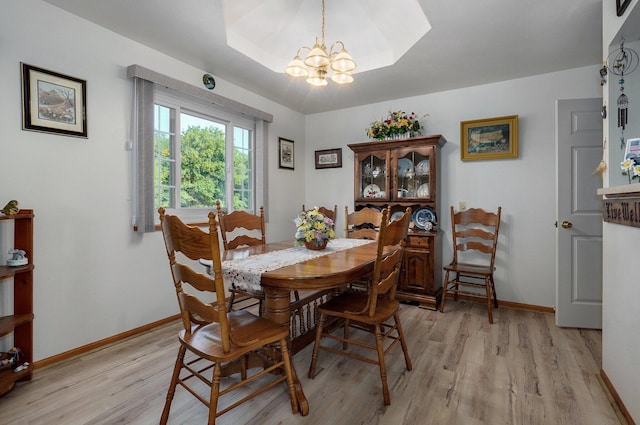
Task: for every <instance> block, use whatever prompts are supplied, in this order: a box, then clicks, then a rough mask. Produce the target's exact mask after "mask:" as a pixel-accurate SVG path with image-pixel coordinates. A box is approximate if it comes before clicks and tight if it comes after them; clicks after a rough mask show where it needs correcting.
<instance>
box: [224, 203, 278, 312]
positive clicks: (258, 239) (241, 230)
mask: <svg viewBox="0 0 640 425" xmlns="http://www.w3.org/2000/svg"><path fill="white" fill-rule="evenodd" d="M216 210H217V211H218V222H219V223H220V234H221V235H222V244H223V246H224V249H225V250H227V249H236V248H240V247H243V246H258V245H264V244H265V243H266V236H265V235H266V232H265V224H264V207H260V214H259V215H255V214H249V213H248V212H246V211H240V210H238V211H232V212H230V213H225V212H224V211H223V210H222V205H221V204H220V201H219V200H217V201H216ZM229 293H230V294H231V297H230V300H229V309H230V310H231V309H233V306H234V304H237V303H241V302H245V301H247V300H248V299H251V298H253V299H256V300H258V302H254V303H249V305H246V306H245V307H244V308H249V307H254V306H255V305H258V306H259V311H260V313H261V314H262V306H263V301H264V293H263V292H247V291H243V290H241V289H239V288H236V287H235V286H231V288H229ZM236 297H237V298H236Z"/></svg>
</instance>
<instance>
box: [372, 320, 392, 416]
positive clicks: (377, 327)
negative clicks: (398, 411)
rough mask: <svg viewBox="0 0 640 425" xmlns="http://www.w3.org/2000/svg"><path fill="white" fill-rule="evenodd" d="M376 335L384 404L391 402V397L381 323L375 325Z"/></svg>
mask: <svg viewBox="0 0 640 425" xmlns="http://www.w3.org/2000/svg"><path fill="white" fill-rule="evenodd" d="M375 335H376V351H377V352H378V366H379V367H380V380H381V381H382V398H383V399H384V404H385V405H389V404H391V397H390V395H389V385H388V384H387V367H386V365H385V363H384V347H383V345H382V333H381V332H380V325H375Z"/></svg>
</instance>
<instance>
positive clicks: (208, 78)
mask: <svg viewBox="0 0 640 425" xmlns="http://www.w3.org/2000/svg"><path fill="white" fill-rule="evenodd" d="M202 83H203V84H204V86H205V87H206V88H208V89H209V90H213V89H214V88H215V86H216V80H215V79H214V78H213V75H211V74H204V75H203V76H202Z"/></svg>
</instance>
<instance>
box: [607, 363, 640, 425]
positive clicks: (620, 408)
mask: <svg viewBox="0 0 640 425" xmlns="http://www.w3.org/2000/svg"><path fill="white" fill-rule="evenodd" d="M600 377H601V378H602V383H603V384H604V386H605V388H606V389H607V391H608V392H609V395H610V396H611V398H612V400H611V401H612V402H613V403H615V406H616V407H617V408H618V411H619V413H620V414H621V415H622V417H623V418H624V419H625V420H626V421H627V425H636V423H635V422H634V420H633V418H632V417H631V414H630V413H629V411H628V410H627V407H626V406H625V405H624V403H623V402H622V399H621V398H620V396H619V395H618V392H617V391H616V389H615V387H614V386H613V384H612V383H611V381H610V380H609V377H608V376H607V374H606V373H605V372H604V370H602V369H600Z"/></svg>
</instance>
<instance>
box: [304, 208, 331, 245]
mask: <svg viewBox="0 0 640 425" xmlns="http://www.w3.org/2000/svg"><path fill="white" fill-rule="evenodd" d="M295 223H296V234H295V239H296V245H300V246H307V247H309V246H322V247H324V246H326V244H327V242H328V241H329V239H333V238H335V237H336V233H335V231H334V230H333V220H331V219H330V218H329V217H325V216H324V215H322V213H320V212H319V211H318V207H315V208H314V209H312V210H309V211H303V212H301V213H300V215H298V217H296V218H295Z"/></svg>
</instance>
